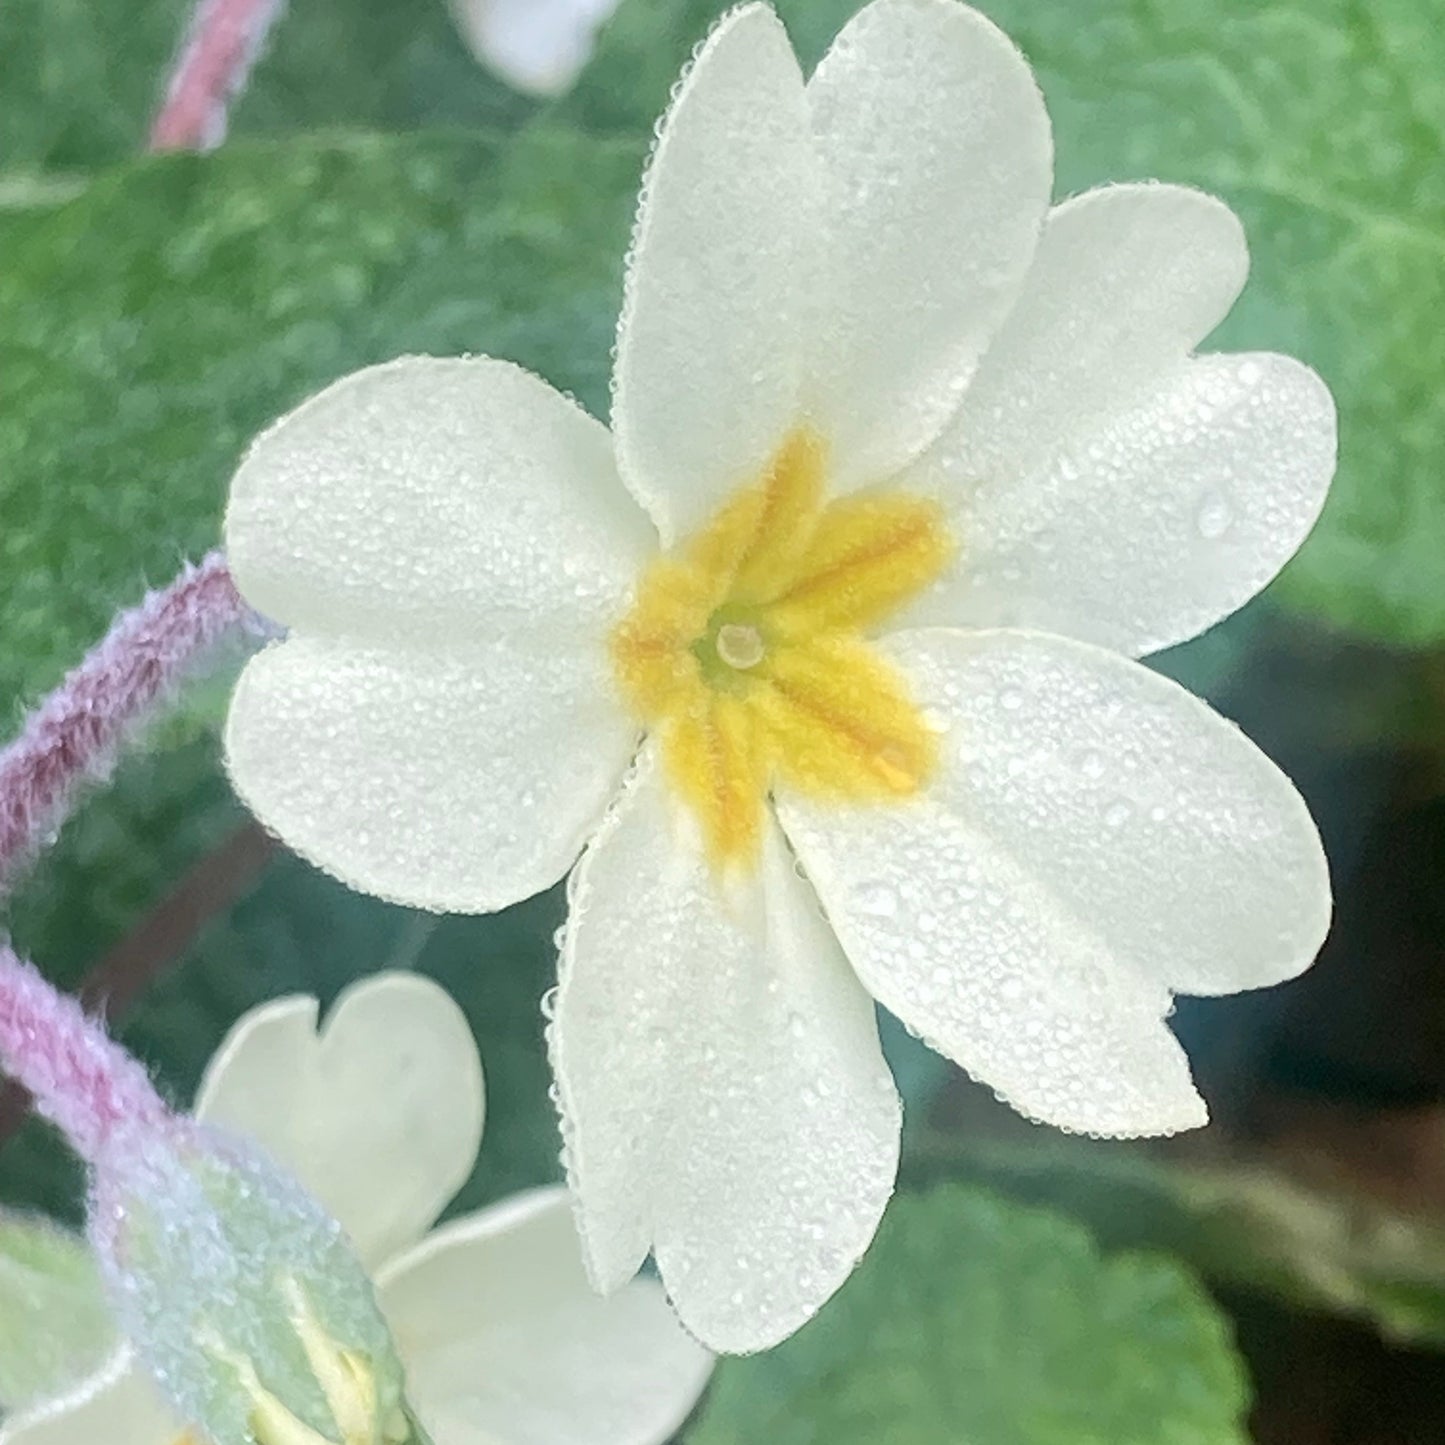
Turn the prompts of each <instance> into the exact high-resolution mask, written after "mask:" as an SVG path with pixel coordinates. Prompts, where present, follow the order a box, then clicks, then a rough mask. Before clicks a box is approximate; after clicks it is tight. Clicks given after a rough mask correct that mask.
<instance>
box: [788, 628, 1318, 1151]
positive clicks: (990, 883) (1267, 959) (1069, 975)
mask: <svg viewBox="0 0 1445 1445" xmlns="http://www.w3.org/2000/svg"><path fill="white" fill-rule="evenodd" d="M884 646H885V647H886V649H887V651H888V653H889V654H890V655H891V656H892V657H893V658H894V660H895V661H896V662H897V663H898V665H899V666H900V668H901V669H902V670H903V672H904V674H905V675H906V676H907V677H908V679H909V683H910V686H911V689H912V691H913V695H914V697H915V698H916V699H917V700H918V702H919V703H920V705H921V706H922V707H923V708H924V709H925V710H926V712H927V715H929V716H930V717H931V718H932V719H934V721H935V722H936V724H937V726H938V727H939V728H940V730H941V737H940V746H941V749H942V752H941V757H940V762H939V770H938V775H937V777H936V778H934V779H933V780H932V781H931V782H930V783H929V785H928V787H927V789H926V791H925V792H924V794H923V795H922V796H920V797H919V798H917V799H916V800H914V801H912V802H910V803H907V804H902V805H899V806H895V807H872V808H868V807H836V806H832V807H830V806H827V805H824V804H819V803H815V802H810V801H807V800H803V799H799V798H794V797H791V796H783V797H780V798H779V800H778V809H779V814H780V816H781V818H782V821H783V825H784V827H785V828H786V830H787V832H788V836H789V837H790V838H791V839H792V841H793V844H794V846H795V847H796V848H797V850H798V852H799V854H800V856H801V857H802V859H803V862H804V863H805V865H806V866H807V868H808V870H809V873H810V875H811V876H812V878H813V881H814V884H815V886H816V887H817V889H818V892H819V895H820V896H821V897H822V899H823V902H824V904H825V906H826V907H827V910H828V915H829V917H830V918H831V919H832V921H833V925H834V927H835V928H836V929H837V930H838V936H839V938H840V939H841V941H842V943H843V947H844V949H845V950H846V952H847V954H848V957H849V959H850V961H851V962H852V964H853V966H854V967H855V968H856V969H857V970H858V973H859V976H860V977H861V978H862V979H863V982H864V983H865V984H866V985H867V987H868V988H869V989H870V990H871V991H872V992H873V994H874V996H875V997H876V998H878V999H879V1000H880V1001H881V1002H882V1003H883V1004H885V1005H886V1006H887V1007H888V1008H890V1009H892V1010H893V1012H895V1013H896V1014H897V1015H898V1016H899V1017H900V1018H902V1019H903V1021H904V1022H905V1023H907V1024H908V1025H909V1026H910V1027H912V1028H913V1029H915V1030H917V1031H918V1032H919V1033H920V1034H921V1035H922V1036H923V1037H924V1038H925V1039H927V1040H928V1041H929V1042H931V1043H932V1044H933V1045H934V1046H935V1047H936V1048H938V1049H939V1050H940V1051H941V1052H943V1053H945V1054H947V1055H948V1056H949V1057H950V1058H953V1059H955V1060H956V1061H957V1062H958V1063H960V1064H962V1065H963V1066H964V1067H965V1068H966V1069H968V1070H969V1072H970V1073H972V1074H974V1075H975V1076H976V1077H977V1078H978V1079H980V1080H981V1081H982V1082H984V1083H986V1084H989V1085H991V1086H992V1087H993V1088H995V1089H996V1090H998V1092H999V1093H1000V1094H1002V1095H1003V1097H1004V1098H1006V1099H1007V1100H1008V1101H1009V1102H1010V1103H1012V1104H1013V1105H1014V1106H1015V1107H1016V1108H1018V1109H1020V1110H1021V1111H1022V1112H1023V1113H1026V1114H1028V1115H1030V1116H1032V1117H1033V1118H1036V1119H1040V1120H1043V1121H1045V1122H1047V1123H1052V1124H1057V1125H1060V1126H1062V1127H1064V1128H1068V1129H1074V1130H1079V1131H1082V1132H1088V1133H1096V1134H1115V1135H1130V1134H1157V1133H1170V1132H1173V1131H1175V1130H1178V1129H1182V1128H1188V1127H1191V1126H1193V1125H1197V1124H1202V1123H1203V1122H1204V1117H1205V1116H1204V1107H1203V1105H1202V1103H1201V1102H1200V1100H1199V1098H1198V1097H1197V1095H1196V1094H1195V1091H1194V1088H1193V1086H1192V1084H1191V1082H1190V1078H1189V1070H1188V1066H1187V1063H1186V1060H1185V1058H1184V1055H1183V1052H1182V1051H1181V1050H1180V1048H1179V1047H1178V1045H1177V1044H1176V1043H1175V1041H1174V1039H1173V1037H1172V1035H1171V1034H1170V1032H1169V1030H1168V1028H1167V1027H1166V1025H1165V1023H1164V1022H1163V1020H1164V1018H1165V1016H1166V1015H1167V1014H1168V1012H1169V1009H1170V1005H1171V991H1179V992H1193V993H1227V992H1232V991H1234V990H1237V989H1243V988H1255V987H1260V986H1263V985H1266V984H1271V983H1276V982H1278V981H1279V980H1281V979H1284V978H1288V977H1290V976H1292V975H1293V974H1295V973H1298V972H1299V971H1300V970H1301V969H1302V968H1304V967H1305V966H1306V965H1307V964H1308V963H1309V962H1310V960H1311V959H1312V958H1313V957H1314V954H1315V952H1316V950H1317V949H1318V948H1319V945H1320V943H1321V941H1322V940H1323V938H1324V934H1325V930H1326V928H1327V926H1328V921H1329V911H1330V896H1329V881H1328V876H1327V872H1326V867H1325V861H1324V854H1323V851H1322V850H1321V847H1320V842H1319V837H1318V835H1317V833H1316V831H1315V828H1314V824H1313V822H1312V821H1311V819H1310V816H1309V813H1308V812H1307V810H1306V808H1305V806H1304V803H1303V802H1302V801H1301V799H1300V797H1299V795H1298V794H1297V793H1296V792H1295V790H1294V788H1293V786H1292V785H1291V784H1290V782H1289V780H1288V779H1287V778H1286V777H1285V776H1284V775H1283V774H1282V773H1281V772H1280V771H1279V770H1278V769H1277V768H1276V767H1275V766H1274V764H1273V763H1271V762H1270V761H1269V759H1268V758H1266V757H1265V756H1264V754H1263V753H1261V752H1260V751H1259V750H1258V749H1257V748H1255V747H1254V745H1253V744H1252V743H1250V741H1249V740H1248V739H1247V738H1246V737H1245V736H1244V735H1243V734H1242V733H1241V732H1240V731H1239V730H1238V729H1237V728H1235V727H1234V726H1233V725H1232V724H1230V723H1227V722H1225V721H1224V720H1223V719H1222V718H1220V717H1219V716H1218V715H1217V714H1215V713H1214V712H1212V711H1211V710H1210V709H1209V708H1208V707H1206V706H1205V705H1204V704H1203V703H1202V702H1200V701H1199V700H1198V699H1197V698H1194V697H1192V696H1190V694H1188V693H1187V692H1185V691H1184V690H1183V689H1182V688H1180V687H1178V686H1176V685H1175V684H1174V683H1172V682H1170V681H1168V680H1167V679H1165V678H1162V677H1159V676H1158V675H1156V674H1154V673H1152V672H1150V671H1148V670H1147V669H1146V668H1144V667H1142V666H1140V665H1139V664H1138V663H1134V662H1130V661H1128V660H1127V659H1125V658H1121V657H1119V656H1118V655H1117V654H1115V653H1111V652H1106V651H1104V650H1102V649H1100V648H1095V647H1090V646H1086V645H1085V644H1083V643H1077V642H1070V641H1068V640H1066V639H1063V638H1058V637H1049V636H1047V635H1044V634H1041V633H1019V632H1015V633H1010V632H979V633H966V632H953V631H945V630H941V629H940V630H937V631H921V632H914V633H905V634H899V635H897V636H895V637H892V638H889V639H887V640H886V642H885V644H884Z"/></svg>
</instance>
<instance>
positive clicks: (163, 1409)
mask: <svg viewBox="0 0 1445 1445" xmlns="http://www.w3.org/2000/svg"><path fill="white" fill-rule="evenodd" d="M184 1430H185V1427H184V1426H183V1425H182V1423H181V1422H180V1421H179V1420H177V1418H176V1416H175V1414H174V1412H173V1411H172V1410H171V1408H170V1406H169V1405H167V1404H166V1403H165V1401H164V1400H162V1399H161V1395H160V1391H159V1390H157V1389H156V1387H155V1385H154V1384H153V1383H152V1382H151V1378H150V1376H149V1375H147V1374H145V1373H144V1372H143V1371H142V1370H141V1369H139V1368H138V1367H137V1366H136V1365H135V1364H134V1363H133V1362H132V1359H131V1356H130V1352H129V1351H125V1352H123V1353H122V1354H120V1355H117V1356H116V1357H115V1359H114V1360H112V1362H111V1363H110V1365H109V1366H107V1367H106V1369H104V1370H103V1371H101V1372H100V1373H99V1374H97V1375H95V1376H94V1377H93V1378H91V1379H89V1380H86V1381H84V1382H83V1383H82V1384H80V1385H79V1386H77V1387H76V1389H75V1390H74V1391H72V1392H71V1393H70V1394H68V1395H63V1396H61V1397H60V1398H59V1399H55V1400H48V1401H46V1402H45V1403H44V1404H43V1405H36V1406H35V1407H33V1408H32V1409H29V1410H25V1411H22V1412H20V1413H19V1414H15V1415H11V1416H9V1417H8V1418H7V1419H6V1420H5V1421H4V1422H3V1423H0V1445H180V1440H181V1438H182V1437H183V1436H184Z"/></svg>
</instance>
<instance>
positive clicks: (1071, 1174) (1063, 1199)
mask: <svg viewBox="0 0 1445 1445" xmlns="http://www.w3.org/2000/svg"><path fill="white" fill-rule="evenodd" d="M916 1162H917V1163H918V1164H920V1165H921V1166H922V1167H923V1169H924V1170H926V1173H927V1174H928V1175H930V1176H931V1175H932V1174H934V1173H936V1172H938V1171H944V1172H947V1173H950V1174H955V1173H959V1172H962V1173H965V1174H967V1175H969V1176H970V1177H972V1178H974V1179H976V1180H979V1181H981V1182H984V1183H987V1184H988V1185H989V1186H990V1187H991V1188H994V1189H998V1190H1000V1191H1003V1192H1005V1193H1007V1194H1008V1195H1009V1196H1010V1197H1012V1198H1016V1199H1019V1200H1021V1201H1026V1202H1029V1203H1033V1204H1041V1205H1048V1206H1051V1207H1055V1208H1059V1209H1063V1210H1067V1211H1068V1213H1070V1214H1071V1215H1074V1216H1075V1217H1077V1218H1079V1219H1082V1220H1084V1221H1085V1222H1086V1223H1087V1224H1088V1225H1089V1227H1090V1228H1091V1229H1092V1230H1093V1231H1094V1232H1095V1233H1096V1234H1097V1235H1098V1237H1099V1238H1100V1239H1101V1240H1103V1241H1104V1242H1105V1243H1106V1244H1108V1245H1111V1246H1113V1247H1116V1248H1117V1247H1125V1246H1128V1247H1139V1246H1145V1247H1148V1248H1151V1249H1162V1250H1168V1251H1169V1252H1170V1253H1173V1254H1176V1255H1178V1256H1180V1257H1181V1258H1183V1259H1185V1260H1187V1261H1188V1262H1189V1263H1190V1264H1191V1265H1192V1266H1193V1267H1194V1268H1195V1269H1197V1270H1199V1271H1200V1272H1201V1273H1202V1274H1204V1275H1205V1276H1206V1277H1207V1278H1209V1279H1212V1280H1216V1281H1218V1282H1219V1283H1220V1284H1223V1285H1228V1286H1230V1287H1232V1288H1236V1289H1245V1290H1249V1291H1252V1292H1254V1293H1263V1294H1268V1295H1272V1296H1274V1297H1276V1298H1279V1299H1282V1300H1285V1301H1287V1302H1288V1303H1290V1304H1292V1305H1295V1306H1298V1307H1301V1308H1303V1309H1307V1310H1310V1311H1313V1312H1317V1313H1318V1312H1324V1313H1329V1314H1336V1315H1344V1316H1346V1317H1349V1318H1352V1319H1358V1320H1361V1321H1363V1322H1365V1323H1367V1324H1369V1325H1371V1326H1372V1327H1373V1328H1374V1329H1376V1330H1378V1331H1379V1332H1380V1333H1381V1334H1382V1335H1384V1336H1385V1337H1386V1338H1388V1339H1391V1340H1395V1341H1398V1342H1400V1343H1402V1344H1409V1345H1415V1346H1430V1347H1432V1348H1436V1349H1445V1225H1442V1224H1441V1223H1440V1222H1439V1221H1438V1220H1434V1219H1431V1218H1428V1217H1421V1216H1412V1215H1408V1214H1404V1213H1401V1212H1400V1211H1398V1210H1397V1209H1395V1208H1393V1207H1391V1206H1390V1205H1388V1204H1386V1203H1384V1202H1382V1201H1380V1200H1376V1199H1370V1198H1368V1197H1366V1196H1363V1195H1361V1194H1358V1193H1353V1192H1348V1191H1346V1190H1344V1189H1342V1188H1327V1187H1324V1186H1322V1185H1319V1184H1312V1183H1306V1182H1305V1181H1303V1180H1299V1179H1295V1178H1293V1177H1291V1176H1290V1175H1288V1174H1286V1173H1284V1172H1282V1171H1281V1170H1280V1169H1278V1168H1277V1167H1271V1166H1269V1165H1267V1164H1265V1163H1224V1164H1219V1165H1210V1166H1204V1165H1186V1164H1179V1163H1170V1162H1166V1161H1163V1160H1160V1159H1156V1158H1151V1157H1149V1156H1147V1155H1144V1154H1141V1153H1140V1152H1139V1151H1138V1150H1136V1149H1129V1148H1124V1147H1119V1146H1115V1145H1108V1144H1102V1143H1098V1142H1096V1141H1093V1140H1083V1139H1070V1138H1068V1137H1066V1136H1063V1135H1054V1134H1048V1135H1044V1134H1042V1133H1041V1134H1040V1135H1039V1136H1038V1137H1036V1138H1033V1139H1031V1140H1030V1141H1029V1142H1028V1143H1024V1142H1022V1141H1020V1142H1017V1143H1015V1142H1013V1141H1009V1140H998V1139H994V1140H989V1139H981V1138H977V1137H971V1138H969V1139H967V1140H964V1139H953V1138H943V1137H938V1136H935V1138H934V1139H933V1141H932V1143H931V1145H930V1144H926V1145H925V1146H924V1148H923V1157H921V1158H918V1159H917V1161H916Z"/></svg>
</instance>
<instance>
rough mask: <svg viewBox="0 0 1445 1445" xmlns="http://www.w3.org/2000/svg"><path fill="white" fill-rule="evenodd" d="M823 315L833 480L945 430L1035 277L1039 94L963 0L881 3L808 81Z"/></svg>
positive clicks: (820, 414)
mask: <svg viewBox="0 0 1445 1445" xmlns="http://www.w3.org/2000/svg"><path fill="white" fill-rule="evenodd" d="M808 104H809V109H810V110H811V112H812V117H813V131H814V135H815V137H816V140H817V145H818V149H819V155H820V160H821V162H822V169H823V187H824V200H823V221H822V225H821V226H820V228H819V232H818V244H819V246H820V247H821V248H822V250H823V254H824V256H825V257H826V263H827V266H828V271H827V279H826V282H825V287H826V291H825V294H826V297H827V309H826V311H825V313H824V315H823V316H822V318H821V319H820V322H819V325H818V328H817V334H816V336H815V337H814V342H815V346H814V350H813V354H812V358H811V366H810V373H809V377H808V382H807V385H806V388H805V396H806V400H807V404H808V409H809V413H810V416H811V419H812V421H813V423H814V425H816V426H817V427H818V429H819V430H820V431H821V432H822V434H823V435H824V437H825V438H827V440H828V441H829V442H830V443H832V444H833V445H832V454H833V458H834V468H835V471H834V477H833V481H834V485H835V487H841V488H842V489H845V490H846V489H848V488H850V487H853V486H856V485H859V484H862V483H866V482H876V481H880V480H883V479H884V478H886V477H889V476H891V475H892V474H893V473H894V472H896V471H897V470H898V468H899V467H900V466H902V465H903V464H904V463H905V462H907V461H908V460H910V459H911V458H912V457H914V456H916V455H917V454H918V453H919V452H921V451H922V450H923V448H924V447H925V446H927V445H928V443H929V442H931V441H933V440H934V438H935V437H937V435H938V434H939V432H940V431H941V430H942V429H943V426H944V424H945V422H946V421H947V420H948V418H949V417H950V416H951V415H952V414H953V412H954V411H955V410H956V409H957V406H958V401H959V396H960V394H961V390H962V388H963V386H964V384H965V383H966V382H967V380H968V378H969V376H970V375H971V374H972V372H973V370H974V368H975V366H976V365H977V364H978V359H979V357H980V356H981V355H982V354H983V351H984V348H985V346H986V345H987V344H988V341H989V338H990V337H991V336H992V335H993V333H994V331H995V330H996V329H997V327H998V326H999V324H1000V322H1001V321H1002V320H1003V317H1004V315H1005V313H1006V311H1007V309H1008V307H1009V305H1010V304H1011V303H1012V301H1013V299H1014V297H1015V295H1016V294H1017V292H1018V289H1019V286H1020V284H1021V283H1022V281H1023V279H1024V275H1025V273H1026V272H1027V270H1028V265H1029V260H1030V258H1031V257H1032V255H1033V250H1034V245H1035V243H1036V241H1037V239H1038V232H1039V227H1040V225H1041V224H1042V222H1043V218H1044V214H1045V212H1046V210H1047V209H1048V204H1049V192H1050V188H1051V185H1052V180H1053V144H1052V139H1051V136H1050V133H1049V119H1048V114H1047V112H1046V111H1045V110H1044V103H1043V98H1042V96H1040V94H1039V90H1038V87H1037V86H1036V85H1035V84H1034V79H1033V76H1032V74H1031V73H1030V71H1029V67H1028V64H1027V63H1026V62H1025V60H1024V58H1023V57H1022V56H1021V55H1020V54H1019V52H1018V51H1017V50H1016V49H1015V48H1014V46H1013V43H1012V42H1011V41H1010V40H1009V39H1008V37H1007V36H1006V35H1004V34H1003V32H1002V31H1001V30H999V29H998V28H997V27H996V26H994V25H993V24H992V23H991V22H990V21H988V20H986V19H985V18H984V17H983V16H982V15H980V14H979V13H978V12H977V11H976V10H971V9H969V8H968V7H967V6H965V5H960V4H958V3H956V0H875V3H873V4H871V5H868V6H866V7H865V8H864V9H863V10H861V11H860V12H859V13H858V14H857V15H856V16H854V18H853V19H852V20H851V21H850V22H849V24H848V25H846V26H845V27H844V29H843V31H842V32H841V33H840V34H839V36H838V38H837V40H836V41H835V42H834V43H833V48H832V49H831V50H830V51H829V52H828V54H827V55H826V56H825V57H824V59H823V62H822V64H821V65H820V66H819V67H818V69H817V72H816V73H815V74H814V76H813V78H812V80H811V81H810V82H809V84H808Z"/></svg>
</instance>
